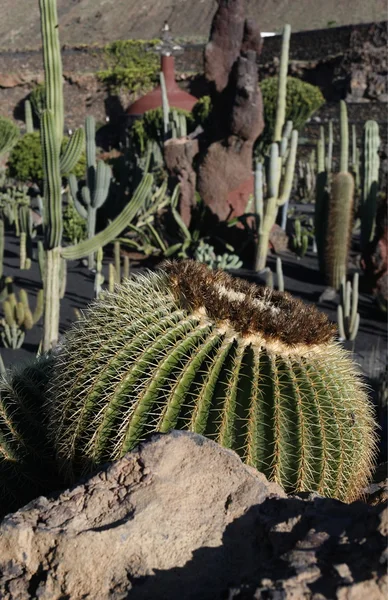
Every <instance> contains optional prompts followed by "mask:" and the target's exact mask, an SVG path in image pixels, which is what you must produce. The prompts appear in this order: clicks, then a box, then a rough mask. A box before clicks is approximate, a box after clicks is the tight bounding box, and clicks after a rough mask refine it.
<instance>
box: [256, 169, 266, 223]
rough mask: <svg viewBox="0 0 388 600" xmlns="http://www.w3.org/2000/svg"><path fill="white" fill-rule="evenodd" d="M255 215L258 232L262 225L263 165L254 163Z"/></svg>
mask: <svg viewBox="0 0 388 600" xmlns="http://www.w3.org/2000/svg"><path fill="white" fill-rule="evenodd" d="M254 203H255V215H256V218H257V231H260V229H261V226H262V223H263V211H264V207H263V165H262V164H261V163H259V162H258V163H256V169H255V188H254Z"/></svg>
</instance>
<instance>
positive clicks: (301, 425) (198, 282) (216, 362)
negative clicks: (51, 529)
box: [47, 261, 375, 501]
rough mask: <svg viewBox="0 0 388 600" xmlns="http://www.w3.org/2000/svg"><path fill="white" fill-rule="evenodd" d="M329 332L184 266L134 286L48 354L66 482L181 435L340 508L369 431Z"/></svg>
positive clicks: (237, 284) (103, 303)
mask: <svg viewBox="0 0 388 600" xmlns="http://www.w3.org/2000/svg"><path fill="white" fill-rule="evenodd" d="M334 333H335V327H333V326H332V325H330V324H329V322H328V320H327V317H326V316H325V315H323V314H321V313H319V312H318V311H317V310H316V309H315V308H314V307H308V306H306V305H304V304H303V303H302V302H301V301H299V300H296V299H293V298H292V297H291V296H289V295H288V294H282V293H280V292H274V291H272V290H269V289H268V288H260V287H257V286H255V285H252V284H248V283H247V282H244V281H241V280H233V279H232V278H231V277H230V276H228V275H226V274H225V273H223V272H222V271H211V270H208V269H207V268H206V267H205V266H204V265H200V264H198V263H195V262H192V261H183V262H181V263H167V264H166V265H165V267H164V269H162V270H161V271H159V272H157V273H150V274H148V275H138V276H133V277H132V278H130V279H128V280H126V281H125V282H124V283H123V285H122V286H121V287H116V289H115V291H114V292H113V293H108V292H105V293H104V295H103V298H102V299H100V300H98V301H95V302H94V303H93V304H92V305H91V306H90V308H89V309H88V311H87V312H86V313H85V314H84V315H83V317H82V319H81V320H80V321H78V322H77V323H75V324H74V325H73V327H72V329H71V330H70V331H69V332H68V333H67V334H66V335H65V337H64V339H63V341H62V342H61V345H60V347H59V348H58V350H57V352H56V354H55V358H54V367H53V377H52V380H51V383H50V390H49V392H48V399H47V410H48V414H49V423H50V424H49V428H50V432H51V433H50V435H51V436H52V439H53V443H54V446H55V448H56V452H57V456H58V460H59V462H60V464H61V465H62V466H63V468H64V469H68V468H69V466H70V473H68V477H70V478H71V477H72V476H74V475H78V474H79V473H80V472H85V471H88V470H90V469H92V468H94V467H95V466H97V465H99V464H101V463H103V462H105V461H107V460H112V459H117V458H119V457H120V456H122V455H123V454H125V452H127V451H129V450H131V449H132V448H133V447H134V446H135V445H136V444H137V443H138V442H139V441H141V440H143V439H144V437H145V436H146V435H147V434H149V433H152V432H156V431H161V432H168V431H170V430H171V429H174V428H177V429H187V430H190V431H195V432H197V433H200V434H203V435H205V436H207V437H209V438H211V439H214V440H215V441H217V442H219V443H220V444H222V445H223V446H225V447H227V448H231V449H234V450H236V451H237V452H238V453H239V454H240V456H241V457H242V459H243V460H244V461H245V462H247V463H248V464H250V465H252V466H254V467H256V468H257V469H258V470H260V471H262V472H263V473H264V474H265V475H266V476H267V477H268V478H269V479H271V480H274V481H277V482H278V483H280V484H281V485H283V486H284V488H285V489H286V490H287V491H291V492H292V491H297V490H300V491H301V490H311V491H312V490H316V491H318V492H319V493H321V494H323V495H327V496H332V497H336V498H339V499H342V500H346V501H351V500H353V499H354V498H356V497H358V496H359V495H360V493H361V490H362V488H363V486H364V485H365V484H366V483H367V480H368V477H369V475H370V472H371V468H372V465H373V459H374V453H375V434H374V421H373V416H372V409H371V406H370V404H369V401H368V399H367V396H366V394H365V390H364V387H363V384H362V382H361V380H360V379H359V377H358V375H357V372H356V369H355V367H354V366H353V364H352V362H351V360H350V358H349V356H348V354H347V353H346V351H344V350H343V349H342V348H341V347H340V345H339V344H337V343H336V342H335V341H334V338H333V336H334Z"/></svg>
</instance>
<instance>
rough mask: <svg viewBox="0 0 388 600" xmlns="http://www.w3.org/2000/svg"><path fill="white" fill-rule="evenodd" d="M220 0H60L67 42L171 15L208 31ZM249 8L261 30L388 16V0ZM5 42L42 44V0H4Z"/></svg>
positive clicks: (183, 31)
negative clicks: (39, 4)
mask: <svg viewBox="0 0 388 600" xmlns="http://www.w3.org/2000/svg"><path fill="white" fill-rule="evenodd" d="M216 5H217V3H216V0H141V1H140V2H135V0H58V15H59V27H60V37H61V43H62V44H81V43H82V44H92V43H98V44H102V43H105V42H108V41H112V40H116V39H125V38H131V37H133V38H148V39H149V38H151V37H155V36H157V35H158V33H159V30H160V28H161V26H162V24H163V22H164V20H168V22H169V23H170V26H171V28H172V30H173V32H174V33H175V35H176V36H178V37H183V38H192V39H203V38H206V37H207V36H208V33H209V28H210V23H211V20H212V17H213V14H214V12H215V9H216ZM247 7H248V14H249V16H251V17H254V18H255V19H256V20H257V22H258V23H259V24H260V26H261V29H262V31H279V30H280V29H281V28H282V26H283V25H284V23H290V24H291V26H292V29H293V31H302V30H308V29H320V28H325V27H327V26H328V25H329V26H330V25H336V26H339V25H349V24H356V23H371V22H374V21H375V22H376V21H383V20H385V19H387V3H386V0H369V2H365V0H340V1H339V2H338V0H326V1H325V2H322V0H297V1H296V0H281V1H279V0H276V1H275V0H247ZM0 40H1V41H0V47H1V48H2V49H9V50H21V49H26V48H36V47H38V46H39V44H40V28H39V10H38V0H2V2H1V3H0Z"/></svg>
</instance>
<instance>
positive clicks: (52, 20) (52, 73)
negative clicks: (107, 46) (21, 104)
mask: <svg viewBox="0 0 388 600" xmlns="http://www.w3.org/2000/svg"><path fill="white" fill-rule="evenodd" d="M39 9H40V16H41V18H40V25H41V32H42V48H43V63H44V72H45V84H46V85H45V89H46V107H47V109H48V110H50V111H52V114H53V120H54V123H53V130H54V135H55V138H56V141H57V147H58V148H60V145H61V141H62V136H63V127H64V109H63V79H62V61H61V50H60V45H59V35H58V15H57V0H39Z"/></svg>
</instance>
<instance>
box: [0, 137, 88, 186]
mask: <svg viewBox="0 0 388 600" xmlns="http://www.w3.org/2000/svg"><path fill="white" fill-rule="evenodd" d="M68 143H69V138H67V137H64V139H63V141H62V152H63V151H64V149H65V148H66V146H67V144H68ZM7 164H8V170H7V176H8V177H12V178H14V179H17V180H18V181H26V182H27V181H28V182H30V181H32V182H34V183H37V184H38V185H40V184H41V182H42V180H43V166H42V146H41V141H40V133H39V131H35V132H34V133H26V135H24V136H23V137H22V138H21V139H20V140H19V141H18V142H17V144H16V145H15V146H14V148H13V150H12V152H11V154H10V156H9V159H8V163H7ZM73 172H74V174H75V175H76V176H77V177H84V176H85V173H86V156H85V153H82V155H81V157H80V159H79V161H78V163H77V164H76V166H75V169H74V171H73ZM65 175H68V174H65Z"/></svg>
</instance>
